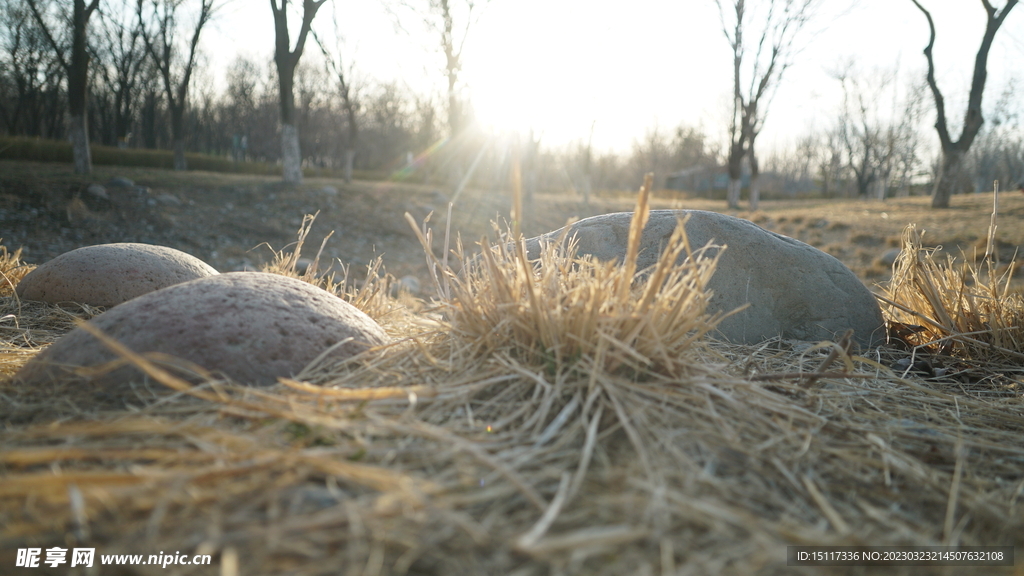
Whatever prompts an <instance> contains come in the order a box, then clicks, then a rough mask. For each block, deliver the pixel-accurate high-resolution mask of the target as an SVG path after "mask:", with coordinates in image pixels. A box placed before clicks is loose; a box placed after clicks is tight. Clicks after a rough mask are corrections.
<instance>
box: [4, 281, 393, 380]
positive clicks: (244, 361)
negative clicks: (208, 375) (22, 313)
mask: <svg viewBox="0 0 1024 576" xmlns="http://www.w3.org/2000/svg"><path fill="white" fill-rule="evenodd" d="M89 324H91V325H92V326H94V327H95V328H97V329H99V330H101V331H102V332H103V333H104V334H106V335H108V336H110V337H111V338H114V339H115V340H117V341H119V342H121V343H122V344H124V345H125V346H127V347H128V348H130V349H132V350H133V351H135V352H140V353H144V352H160V353H163V354H169V355H171V356H173V357H176V358H181V359H184V360H187V361H189V362H192V363H193V364H196V365H199V366H201V367H203V368H205V369H207V370H210V371H212V372H214V373H218V372H219V373H222V374H224V375H226V376H228V377H230V378H232V379H233V380H235V381H236V382H239V383H244V384H251V385H257V386H264V385H270V384H274V383H276V382H277V379H278V377H282V376H283V377H287V376H294V375H295V374H297V373H298V372H299V371H301V370H302V369H303V368H304V367H305V366H306V365H307V364H309V363H310V362H311V361H313V360H314V359H315V358H316V357H317V356H319V355H320V354H321V353H322V352H324V351H325V350H327V349H328V348H331V347H332V346H335V345H337V347H336V348H334V349H333V351H332V352H331V357H332V358H339V359H343V358H347V357H351V356H353V355H355V354H357V353H359V352H362V351H364V350H366V349H367V347H368V346H374V345H379V344H384V343H386V342H388V337H387V335H386V334H385V333H384V331H383V330H382V329H381V327H380V326H379V325H378V324H377V323H376V322H374V321H373V320H372V319H371V318H370V317H369V316H367V315H366V314H364V313H363V312H361V311H359V310H358V309H356V308H355V307H354V306H352V305H351V304H349V303H347V302H345V301H344V300H342V299H341V298H338V297H337V296H334V295H333V294H331V293H329V292H327V291H325V290H321V289H320V288H317V287H315V286H312V285H310V284H308V283H306V282H303V281H301V280H296V279H294V278H287V277H284V276H279V275H277V274H267V273H264V272H231V273H228V274H220V275H217V276H210V277H207V278H200V279H198V280H193V281H191V282H186V283H184V284H178V285H176V286H171V287H169V288H164V289H163V290H159V291H156V292H151V293H149V294H146V295H145V296H140V297H139V298H136V299H134V300H132V301H130V302H126V303H124V304H122V305H120V306H116V307H114V308H111V309H110V310H108V311H106V312H104V313H103V314H100V315H99V316H96V317H95V318H93V319H92V320H90V321H89ZM347 339H350V340H348V341H347V342H344V343H341V344H339V343H340V342H342V341H344V340H347ZM114 358H115V356H114V354H113V353H112V352H111V351H110V350H109V348H108V347H107V346H105V345H104V344H102V343H101V342H100V341H99V340H97V339H96V338H95V337H94V336H92V335H91V334H89V333H88V332H86V331H85V330H83V329H82V328H76V329H74V330H72V331H71V332H69V333H68V334H66V335H65V336H64V337H62V338H61V339H59V340H58V341H57V342H55V343H53V344H52V345H51V346H50V347H49V348H47V349H45V350H43V351H42V352H41V353H39V354H38V355H37V356H36V357H35V358H33V359H32V360H31V361H29V363H28V364H26V365H25V366H24V367H23V368H22V369H21V371H19V372H18V373H17V374H16V375H15V376H14V378H15V380H16V381H20V382H23V383H26V384H30V385H40V386H43V385H48V384H51V383H53V382H55V381H67V380H70V381H88V382H91V383H93V384H95V385H97V386H100V387H101V388H104V389H106V388H115V387H117V386H119V385H122V384H125V383H127V382H129V381H132V380H133V379H138V378H139V377H140V374H139V372H138V371H137V370H136V369H135V368H134V367H129V366H124V367H121V368H118V369H116V370H114V371H112V372H107V373H105V374H100V375H95V376H91V377H89V376H80V375H78V374H76V373H74V372H72V371H73V370H74V369H75V368H76V367H83V366H98V365H100V364H103V363H105V362H108V361H110V360H113V359H114Z"/></svg>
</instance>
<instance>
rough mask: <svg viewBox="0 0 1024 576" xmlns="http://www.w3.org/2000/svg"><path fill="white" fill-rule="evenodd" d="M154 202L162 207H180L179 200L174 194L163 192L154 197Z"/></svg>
mask: <svg viewBox="0 0 1024 576" xmlns="http://www.w3.org/2000/svg"><path fill="white" fill-rule="evenodd" d="M156 201H157V202H159V203H161V204H163V205H164V206H181V205H182V202H181V200H180V199H179V198H178V197H177V196H175V195H174V194H169V193H167V192H164V193H163V194H160V195H159V196H157V197H156Z"/></svg>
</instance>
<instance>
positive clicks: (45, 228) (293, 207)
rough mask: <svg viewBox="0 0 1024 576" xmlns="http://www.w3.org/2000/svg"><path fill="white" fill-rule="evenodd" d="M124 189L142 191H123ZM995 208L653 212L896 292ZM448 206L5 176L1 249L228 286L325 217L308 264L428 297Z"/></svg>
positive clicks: (338, 193) (254, 188) (349, 194)
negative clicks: (752, 231)
mask: <svg viewBox="0 0 1024 576" xmlns="http://www.w3.org/2000/svg"><path fill="white" fill-rule="evenodd" d="M115 177H121V178H127V179H129V180H131V181H133V183H134V186H116V185H111V184H110V181H111V179H112V178H115ZM90 184H100V185H102V186H103V190H102V192H101V191H99V190H98V189H96V188H93V189H92V190H93V191H92V192H90V189H89V186H90ZM992 200H993V199H992V194H991V193H987V194H977V195H970V196H957V197H954V198H953V201H952V207H951V208H949V209H946V210H932V209H931V208H929V206H928V198H925V197H914V198H903V199H891V200H888V201H885V202H880V201H864V200H777V201H765V202H762V208H761V210H758V211H757V212H750V211H746V210H741V211H733V212H729V211H727V210H726V207H725V205H724V202H721V201H712V200H706V199H700V198H692V197H689V196H687V195H685V194H680V193H675V192H669V191H660V192H657V193H656V194H655V199H654V201H653V206H652V207H653V208H655V209H658V208H686V209H697V210H714V211H719V212H726V213H732V214H734V215H736V216H739V217H742V218H748V219H750V220H752V221H754V222H755V223H757V224H759V225H761V226H763V227H765V228H767V229H769V230H773V231H775V232H779V233H781V234H785V235H787V236H791V237H794V238H797V239H799V240H802V241H804V242H807V243H808V244H811V245H813V246H817V247H818V248H821V249H822V250H824V251H826V252H829V253H830V254H832V255H834V256H836V257H837V258H839V259H840V260H842V261H843V262H844V263H845V264H846V265H847V266H849V267H850V268H851V269H853V270H854V272H856V273H857V274H858V276H860V277H861V278H862V279H864V280H865V282H866V283H868V285H872V284H874V283H877V282H881V281H884V280H885V279H887V278H888V276H889V273H890V269H889V268H890V265H891V260H890V259H891V258H892V257H894V255H895V252H896V251H895V250H893V249H894V248H897V247H898V246H899V241H900V235H901V232H902V230H903V229H904V227H905V226H906V225H907V224H909V223H916V224H917V226H918V228H919V229H923V230H925V231H926V233H925V237H924V239H925V243H926V244H928V245H932V246H935V245H941V246H943V247H944V248H945V249H946V251H947V252H950V253H952V254H954V255H958V254H961V253H964V254H968V255H971V254H974V253H977V254H979V255H980V254H981V253H983V252H984V250H985V243H986V239H987V230H988V224H989V219H990V216H991V212H992ZM634 201H635V198H634V194H632V193H618V194H597V195H595V196H594V197H593V198H591V200H590V202H589V203H584V202H583V200H582V198H580V197H579V196H576V195H574V194H572V193H571V192H566V193H564V194H538V195H537V196H536V197H535V198H534V199H533V202H532V206H530V205H528V206H527V217H526V218H525V222H524V226H523V231H524V233H525V234H527V235H530V236H532V235H536V234H540V233H543V232H547V231H549V230H553V229H556V228H559V227H561V226H562V225H564V224H565V222H566V221H567V220H568V219H569V218H585V217H587V216H592V215H596V214H602V213H607V212H616V211H625V210H630V209H631V208H632V205H633V202H634ZM447 202H448V196H446V195H445V194H444V193H443V192H442V190H441V189H440V188H438V187H435V186H427V185H422V184H411V183H407V182H358V181H357V182H353V183H352V184H349V185H346V184H344V182H341V181H337V180H328V179H307V180H306V181H305V182H304V183H303V184H302V185H300V186H286V185H284V184H282V183H281V182H280V181H279V180H278V179H276V178H270V177H262V176H240V175H229V174H217V173H209V172H185V173H177V172H172V171H165V170H151V169H133V168H117V167H96V169H95V172H94V173H93V174H92V175H91V176H88V177H82V176H77V175H74V174H72V172H71V168H70V166H63V165H57V164H43V163H28V162H10V161H3V162H0V242H2V244H3V245H5V246H7V247H8V248H9V249H15V248H18V247H21V248H23V250H24V259H25V260H26V261H28V262H30V263H34V264H40V263H42V262H45V261H47V260H49V259H51V258H53V257H55V256H57V255H59V254H61V253H63V252H67V251H69V250H72V249H74V248H78V247H80V246H86V245H90V244H99V243H105V242H144V243H150V244H162V245H165V246H171V247H174V248H177V249H179V250H182V251H184V252H187V253H190V254H192V255H194V256H196V257H198V258H201V259H203V260H205V261H207V262H208V263H210V264H211V265H212V266H214V267H215V268H217V269H218V270H220V271H222V272H225V271H233V270H242V269H246V268H250V269H251V268H257V267H259V265H260V264H262V263H263V262H266V261H267V260H269V259H270V258H272V256H273V253H272V250H271V249H274V250H280V249H282V248H284V247H286V246H287V245H289V244H290V243H292V242H294V240H295V238H296V231H297V229H298V228H299V225H300V224H301V222H302V217H303V215H305V214H313V213H316V212H318V211H319V216H318V217H317V220H316V222H315V224H314V225H313V228H312V231H311V233H310V235H309V238H308V240H307V244H306V247H305V249H304V252H303V255H304V256H307V257H310V258H312V257H313V256H314V255H315V254H316V251H317V248H318V247H319V245H320V242H321V240H322V239H323V238H324V237H325V236H326V235H328V234H329V233H331V232H332V231H333V235H332V236H331V237H330V239H329V240H328V241H327V243H326V244H325V246H324V253H323V254H324V258H323V259H322V261H324V260H331V261H333V262H336V263H342V264H345V265H350V266H351V269H352V273H353V275H354V277H355V278H357V279H358V277H359V274H360V273H362V271H363V269H364V267H365V266H366V264H368V263H369V262H370V261H371V260H372V259H373V258H374V257H376V256H379V255H382V257H383V261H384V265H385V268H386V270H387V271H388V272H389V273H391V274H392V275H394V276H395V277H398V278H400V277H402V276H406V275H413V276H416V277H417V278H418V279H419V280H420V282H421V284H422V285H423V286H426V283H425V281H426V280H427V272H426V270H427V267H426V263H425V259H424V257H423V251H422V249H421V247H420V244H419V242H418V240H417V239H416V236H415V234H414V233H413V231H412V230H411V228H410V226H409V224H408V223H407V221H406V219H405V217H404V214H405V213H407V212H408V213H409V214H411V215H412V216H413V218H414V219H415V220H416V221H417V222H422V221H423V219H424V218H426V217H427V215H428V214H430V213H431V212H433V213H434V215H433V216H432V217H431V219H430V222H429V224H430V226H431V227H432V228H434V229H435V232H434V236H435V240H434V244H435V251H436V252H440V251H441V243H442V241H443V236H444V227H445V226H444V211H445V210H446V207H447ZM510 206H511V200H510V198H509V194H508V192H507V191H504V190H491V191H488V190H473V189H468V190H466V191H465V192H464V193H463V194H462V195H461V196H460V197H459V198H458V199H457V201H456V204H455V206H454V209H453V215H452V232H453V235H455V234H459V235H461V237H462V238H463V240H464V242H465V244H466V245H467V246H470V245H472V244H473V243H475V242H476V241H478V240H479V238H480V237H481V236H483V235H487V234H489V235H491V236H492V237H493V235H494V233H493V230H492V227H491V224H490V223H491V221H493V220H499V221H502V222H503V221H504V219H507V218H508V214H509V208H510ZM997 224H998V233H997V238H998V247H999V258H1000V262H1001V263H1002V265H1003V266H1004V267H1005V266H1006V265H1009V264H1013V266H1014V272H1015V273H1016V268H1017V262H1016V258H1017V253H1018V252H1019V250H1018V249H1019V247H1020V246H1022V245H1024V195H1022V194H1020V193H1019V192H1008V193H1003V194H1000V209H999V214H998V221H997ZM887 257H888V258H890V259H887ZM1021 257H1024V255H1022V256H1021ZM336 267H337V264H336ZM1015 283H1016V281H1015Z"/></svg>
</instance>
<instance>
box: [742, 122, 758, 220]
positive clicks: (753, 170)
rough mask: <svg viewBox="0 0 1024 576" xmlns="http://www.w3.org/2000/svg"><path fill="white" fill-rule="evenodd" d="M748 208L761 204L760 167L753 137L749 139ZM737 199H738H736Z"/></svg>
mask: <svg viewBox="0 0 1024 576" xmlns="http://www.w3.org/2000/svg"><path fill="white" fill-rule="evenodd" d="M748 158H749V160H750V210H751V211H754V210H757V207H758V206H759V205H760V204H761V168H760V166H758V164H757V156H755V155H754V139H753V138H751V139H750V156H749V157H748ZM737 200H738V199H737Z"/></svg>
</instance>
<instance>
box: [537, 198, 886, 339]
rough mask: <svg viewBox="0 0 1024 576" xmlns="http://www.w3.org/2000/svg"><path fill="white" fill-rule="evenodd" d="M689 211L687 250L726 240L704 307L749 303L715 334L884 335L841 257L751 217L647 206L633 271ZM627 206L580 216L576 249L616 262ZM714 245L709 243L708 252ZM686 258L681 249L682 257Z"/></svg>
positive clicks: (651, 258)
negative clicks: (613, 211) (648, 211)
mask: <svg viewBox="0 0 1024 576" xmlns="http://www.w3.org/2000/svg"><path fill="white" fill-rule="evenodd" d="M685 215H689V216H690V219H689V220H688V221H687V224H686V232H687V235H688V237H689V240H690V244H691V245H692V246H693V247H694V249H697V248H700V247H703V246H705V245H706V244H708V243H709V242H713V244H714V245H715V246H727V248H726V249H725V250H724V252H722V253H721V257H720V258H719V260H718V267H717V269H716V271H715V274H714V276H713V277H712V278H711V280H710V282H708V286H707V287H708V289H709V290H711V291H712V292H713V293H714V296H713V297H712V298H711V301H710V302H709V306H708V311H709V312H712V313H714V312H720V311H721V312H730V311H732V310H735V309H737V308H739V307H740V306H743V305H744V304H748V303H749V304H750V307H749V308H747V309H745V310H743V311H742V312H739V313H737V314H733V315H732V316H729V317H728V318H726V319H724V320H723V321H722V322H721V323H720V324H719V325H718V332H719V335H720V336H722V337H724V338H725V339H726V340H729V341H732V342H741V343H748V344H753V343H757V342H760V341H763V340H766V339H769V338H774V337H778V336H781V337H783V338H788V339H793V340H825V339H834V338H836V337H837V335H842V334H843V332H845V331H846V330H847V329H853V330H854V339H855V340H856V341H858V342H859V343H860V344H862V345H868V346H870V345H876V344H878V343H880V342H881V341H882V340H884V338H885V324H884V322H883V320H882V312H881V310H880V309H879V307H878V303H877V302H876V300H875V298H874V296H872V294H871V292H870V291H869V290H868V289H867V287H866V286H864V284H863V283H862V282H861V281H860V279H858V278H857V276H856V275H855V274H854V273H853V272H851V271H850V269H849V268H847V267H846V266H845V265H844V264H843V263H842V262H840V261H839V260H837V259H836V258H835V257H833V256H830V255H828V254H826V253H824V252H822V251H821V250H818V249H817V248H814V247H813V246H809V245H807V244H804V243H803V242H800V241H799V240H794V239H792V238H789V237H787V236H782V235H781V234H776V233H774V232H770V231H768V230H765V229H763V228H761V227H760V226H757V225H756V224H754V223H752V222H750V221H748V220H743V219H740V218H736V217H733V216H727V215H725V214H719V213H717V212H704V211H700V210H652V211H651V214H650V219H649V220H648V222H647V227H646V228H645V229H644V233H643V236H642V237H641V241H640V253H639V255H638V258H637V270H638V271H639V270H643V269H645V268H648V267H650V266H653V265H654V264H655V263H656V262H657V259H658V256H659V255H660V253H661V250H662V247H663V246H664V245H665V243H666V242H667V241H668V239H669V237H670V236H671V235H672V233H673V232H674V231H675V229H676V225H677V223H678V219H679V218H682V217H683V216H685ZM631 218H632V213H626V212H623V213H618V214H605V215H602V216H594V217H592V218H585V219H583V220H580V221H579V222H576V223H575V224H573V225H572V227H571V230H572V234H570V236H572V235H575V237H576V239H577V240H578V242H579V251H578V253H579V254H580V255H587V254H589V255H592V256H594V257H595V258H597V259H599V260H605V261H608V260H618V261H620V262H621V261H622V259H623V258H624V257H625V254H626V242H627V239H628V237H629V224H630V219H631ZM561 234H562V230H556V231H554V232H551V233H548V234H546V235H544V236H539V237H537V238H532V239H530V240H528V241H527V250H528V253H529V254H530V256H531V257H536V256H537V255H538V254H539V249H540V240H541V238H546V239H547V240H548V241H551V242H555V241H557V239H558V237H559V236H560V235H561ZM717 252H718V249H711V250H709V252H708V255H709V256H711V255H714V254H715V253H717ZM683 258H685V256H683Z"/></svg>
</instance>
